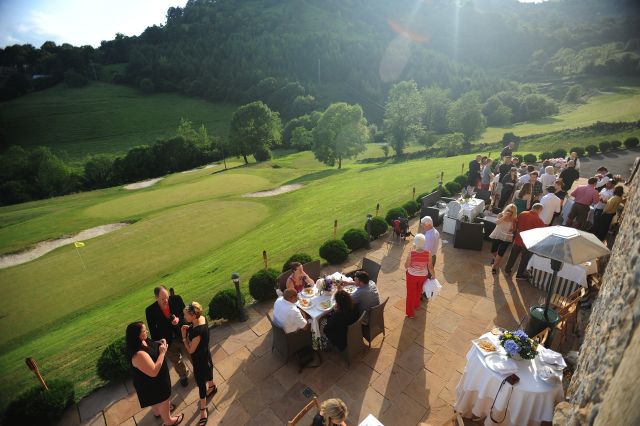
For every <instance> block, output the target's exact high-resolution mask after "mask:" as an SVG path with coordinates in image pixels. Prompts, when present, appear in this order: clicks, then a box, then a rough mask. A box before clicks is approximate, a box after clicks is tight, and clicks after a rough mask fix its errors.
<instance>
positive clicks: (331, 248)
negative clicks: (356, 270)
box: [319, 240, 349, 265]
mask: <svg viewBox="0 0 640 426" xmlns="http://www.w3.org/2000/svg"><path fill="white" fill-rule="evenodd" d="M319 252H320V257H321V258H323V259H325V260H326V261H327V262H329V264H331V265H335V264H338V263H342V262H344V261H345V260H347V256H349V249H348V248H347V245H346V244H345V243H344V241H342V240H327V241H325V242H324V243H323V244H322V245H321V246H320V250H319Z"/></svg>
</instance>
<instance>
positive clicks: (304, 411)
mask: <svg viewBox="0 0 640 426" xmlns="http://www.w3.org/2000/svg"><path fill="white" fill-rule="evenodd" d="M314 407H315V409H316V412H318V413H319V412H320V404H319V403H318V398H317V397H315V396H314V397H313V399H312V400H311V401H309V403H308V404H307V405H305V406H304V408H303V409H302V410H300V412H299V413H298V414H296V416H295V417H294V418H293V419H291V420H289V421H288V422H287V426H295V425H297V424H298V422H299V421H300V420H302V419H303V418H304V416H306V415H307V413H308V412H309V411H311V410H313V408H314Z"/></svg>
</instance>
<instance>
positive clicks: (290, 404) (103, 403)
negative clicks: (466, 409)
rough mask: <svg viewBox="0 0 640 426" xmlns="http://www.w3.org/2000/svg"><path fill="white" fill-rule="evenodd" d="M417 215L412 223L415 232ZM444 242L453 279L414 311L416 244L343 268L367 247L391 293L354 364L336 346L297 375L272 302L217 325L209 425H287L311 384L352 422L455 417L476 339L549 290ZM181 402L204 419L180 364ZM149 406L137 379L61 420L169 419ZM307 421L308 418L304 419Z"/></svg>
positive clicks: (375, 251) (385, 291)
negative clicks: (408, 290)
mask: <svg viewBox="0 0 640 426" xmlns="http://www.w3.org/2000/svg"><path fill="white" fill-rule="evenodd" d="M416 227H417V221H416V220H413V221H412V226H411V228H412V231H413V232H414V233H415V232H416ZM441 237H442V240H443V241H445V240H449V241H448V242H447V243H444V244H443V247H442V249H441V251H440V252H439V255H438V264H437V265H436V272H437V278H438V279H439V280H440V281H441V282H443V283H444V289H443V291H442V293H441V295H440V296H438V298H436V299H435V300H434V301H432V302H430V303H429V305H428V308H427V309H426V310H425V305H424V304H423V306H422V308H421V309H420V310H419V311H418V312H417V313H416V318H415V319H414V320H408V319H405V314H404V305H405V277H404V266H403V262H404V258H405V256H406V254H407V252H408V250H409V247H410V243H406V244H404V245H402V244H388V243H387V236H383V237H381V239H380V240H378V241H376V242H374V244H373V247H372V248H371V249H370V250H369V251H368V252H367V253H365V252H364V250H359V251H358V252H356V253H355V254H354V255H350V256H349V259H348V261H347V264H345V265H342V267H335V266H328V267H324V272H334V271H335V270H337V269H345V268H347V267H349V266H350V265H352V264H356V263H359V261H360V258H361V257H362V256H364V255H365V254H366V255H367V256H368V257H371V258H374V259H377V260H378V261H380V262H381V264H382V270H381V272H380V276H379V279H378V286H379V289H380V292H381V296H382V297H383V298H386V297H389V302H388V304H387V307H386V311H385V320H386V327H387V335H386V338H385V339H384V341H383V339H382V336H379V337H378V338H376V340H374V344H373V348H372V349H371V350H367V351H366V352H365V354H364V356H363V357H361V358H360V359H359V360H358V361H356V362H354V363H352V365H351V367H350V368H347V366H346V362H345V361H344V360H343V359H342V358H341V357H340V356H339V354H336V353H325V354H324V355H323V357H324V363H323V364H322V365H321V366H320V367H319V368H309V369H305V370H304V371H303V372H302V373H300V374H298V369H297V363H296V360H295V359H291V360H290V361H289V363H288V364H285V361H284V360H283V359H282V357H281V356H280V355H279V354H278V353H277V352H276V353H272V352H271V335H270V325H269V322H268V321H267V319H266V318H265V313H266V312H267V311H268V310H269V309H271V307H272V304H271V303H263V304H259V305H256V306H252V307H250V308H249V309H248V313H249V320H248V321H247V322H245V323H231V324H227V325H224V326H221V327H216V328H214V329H212V330H211V338H212V339H211V341H212V348H211V351H212V354H213V360H214V366H215V371H214V374H215V379H216V382H217V384H218V388H219V392H218V393H217V395H215V396H214V397H213V399H212V400H211V401H210V403H209V423H208V424H209V425H217V424H229V425H234V426H236V425H244V424H253V425H263V426H266V425H282V424H286V420H287V419H289V418H291V417H292V416H293V414H294V413H295V412H296V411H297V410H298V409H299V408H301V407H302V406H303V405H304V404H305V402H306V400H305V397H304V396H303V395H302V391H303V389H305V388H306V387H310V388H311V389H312V390H313V391H314V392H315V393H316V394H317V395H318V396H319V398H320V400H324V399H326V398H329V397H339V398H342V399H343V400H344V401H345V402H346V403H347V405H348V407H349V411H350V414H349V422H348V424H350V425H355V424H358V422H359V421H360V420H362V419H363V418H364V417H366V416H367V415H368V414H369V413H373V414H374V415H375V416H376V417H378V418H379V419H380V420H381V421H382V422H383V423H384V424H386V425H387V426H393V425H415V424H434V425H440V424H442V422H443V421H444V420H445V419H446V418H448V417H450V416H451V414H452V404H453V403H454V401H455V388H456V385H457V383H458V380H459V378H460V376H461V373H462V371H463V369H464V365H465V354H466V353H467V351H468V350H469V345H470V342H469V341H470V340H471V339H473V338H476V337H477V336H479V335H480V334H482V333H484V332H485V331H487V330H489V329H491V327H492V326H493V324H496V325H499V326H502V327H507V328H509V327H514V326H515V325H516V324H517V323H518V321H519V319H520V318H522V316H523V315H524V314H525V312H526V309H527V307H528V306H529V305H531V304H533V303H535V302H536V301H537V300H538V298H539V297H540V296H541V292H540V291H539V290H537V289H535V288H533V287H532V286H530V285H528V284H526V283H516V281H515V280H512V279H507V278H506V277H505V276H504V275H502V274H500V275H498V276H495V277H494V276H492V275H491V272H490V270H489V269H490V265H489V262H488V261H489V259H490V254H489V250H488V246H487V244H488V243H485V249H484V251H482V252H476V251H468V250H458V249H454V248H453V245H452V236H450V235H447V234H442V235H441ZM171 372H172V380H173V383H175V385H174V387H173V396H172V401H173V403H175V404H176V405H177V406H178V408H177V411H176V412H177V413H178V412H184V413H185V421H184V422H183V423H182V424H186V425H196V424H197V422H198V419H199V410H198V406H197V400H198V390H197V387H196V386H195V384H194V382H193V379H192V377H191V376H190V382H189V386H188V387H187V388H186V389H185V388H182V387H181V386H180V385H179V384H178V383H177V380H176V379H177V377H176V376H175V373H174V371H173V369H171ZM161 423H162V422H161V421H160V420H159V419H155V418H154V417H153V415H152V413H151V410H150V409H149V408H147V409H144V410H140V406H139V405H138V400H137V397H136V395H135V393H133V388H132V386H131V383H126V384H121V385H117V386H110V387H107V388H104V389H101V390H99V391H97V392H95V393H94V394H92V395H90V396H88V397H86V398H84V399H83V400H82V401H80V403H79V404H78V405H77V406H74V407H72V408H71V409H70V410H68V412H67V413H66V414H65V417H64V418H63V419H62V421H61V422H60V424H61V425H65V426H70V425H78V424H83V425H92V426H99V425H127V426H131V425H154V426H156V425H160V424H161ZM303 424H305V423H304V422H303Z"/></svg>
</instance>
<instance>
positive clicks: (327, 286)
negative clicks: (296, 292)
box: [321, 275, 333, 291]
mask: <svg viewBox="0 0 640 426" xmlns="http://www.w3.org/2000/svg"><path fill="white" fill-rule="evenodd" d="M332 289H333V279H332V278H331V276H329V275H327V276H326V277H325V278H324V283H323V285H322V288H321V290H322V291H331V290H332Z"/></svg>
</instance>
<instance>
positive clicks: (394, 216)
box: [384, 207, 409, 225]
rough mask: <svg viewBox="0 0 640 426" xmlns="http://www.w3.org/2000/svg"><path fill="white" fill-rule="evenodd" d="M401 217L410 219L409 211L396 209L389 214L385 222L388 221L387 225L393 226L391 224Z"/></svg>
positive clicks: (400, 208)
mask: <svg viewBox="0 0 640 426" xmlns="http://www.w3.org/2000/svg"><path fill="white" fill-rule="evenodd" d="M399 217H409V215H408V214H407V211H406V210H405V209H404V208H402V207H395V208H393V209H391V210H389V211H388V212H387V214H386V216H385V217H384V220H386V221H387V223H388V224H389V225H391V223H393V221H394V220H396V219H397V218H399Z"/></svg>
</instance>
